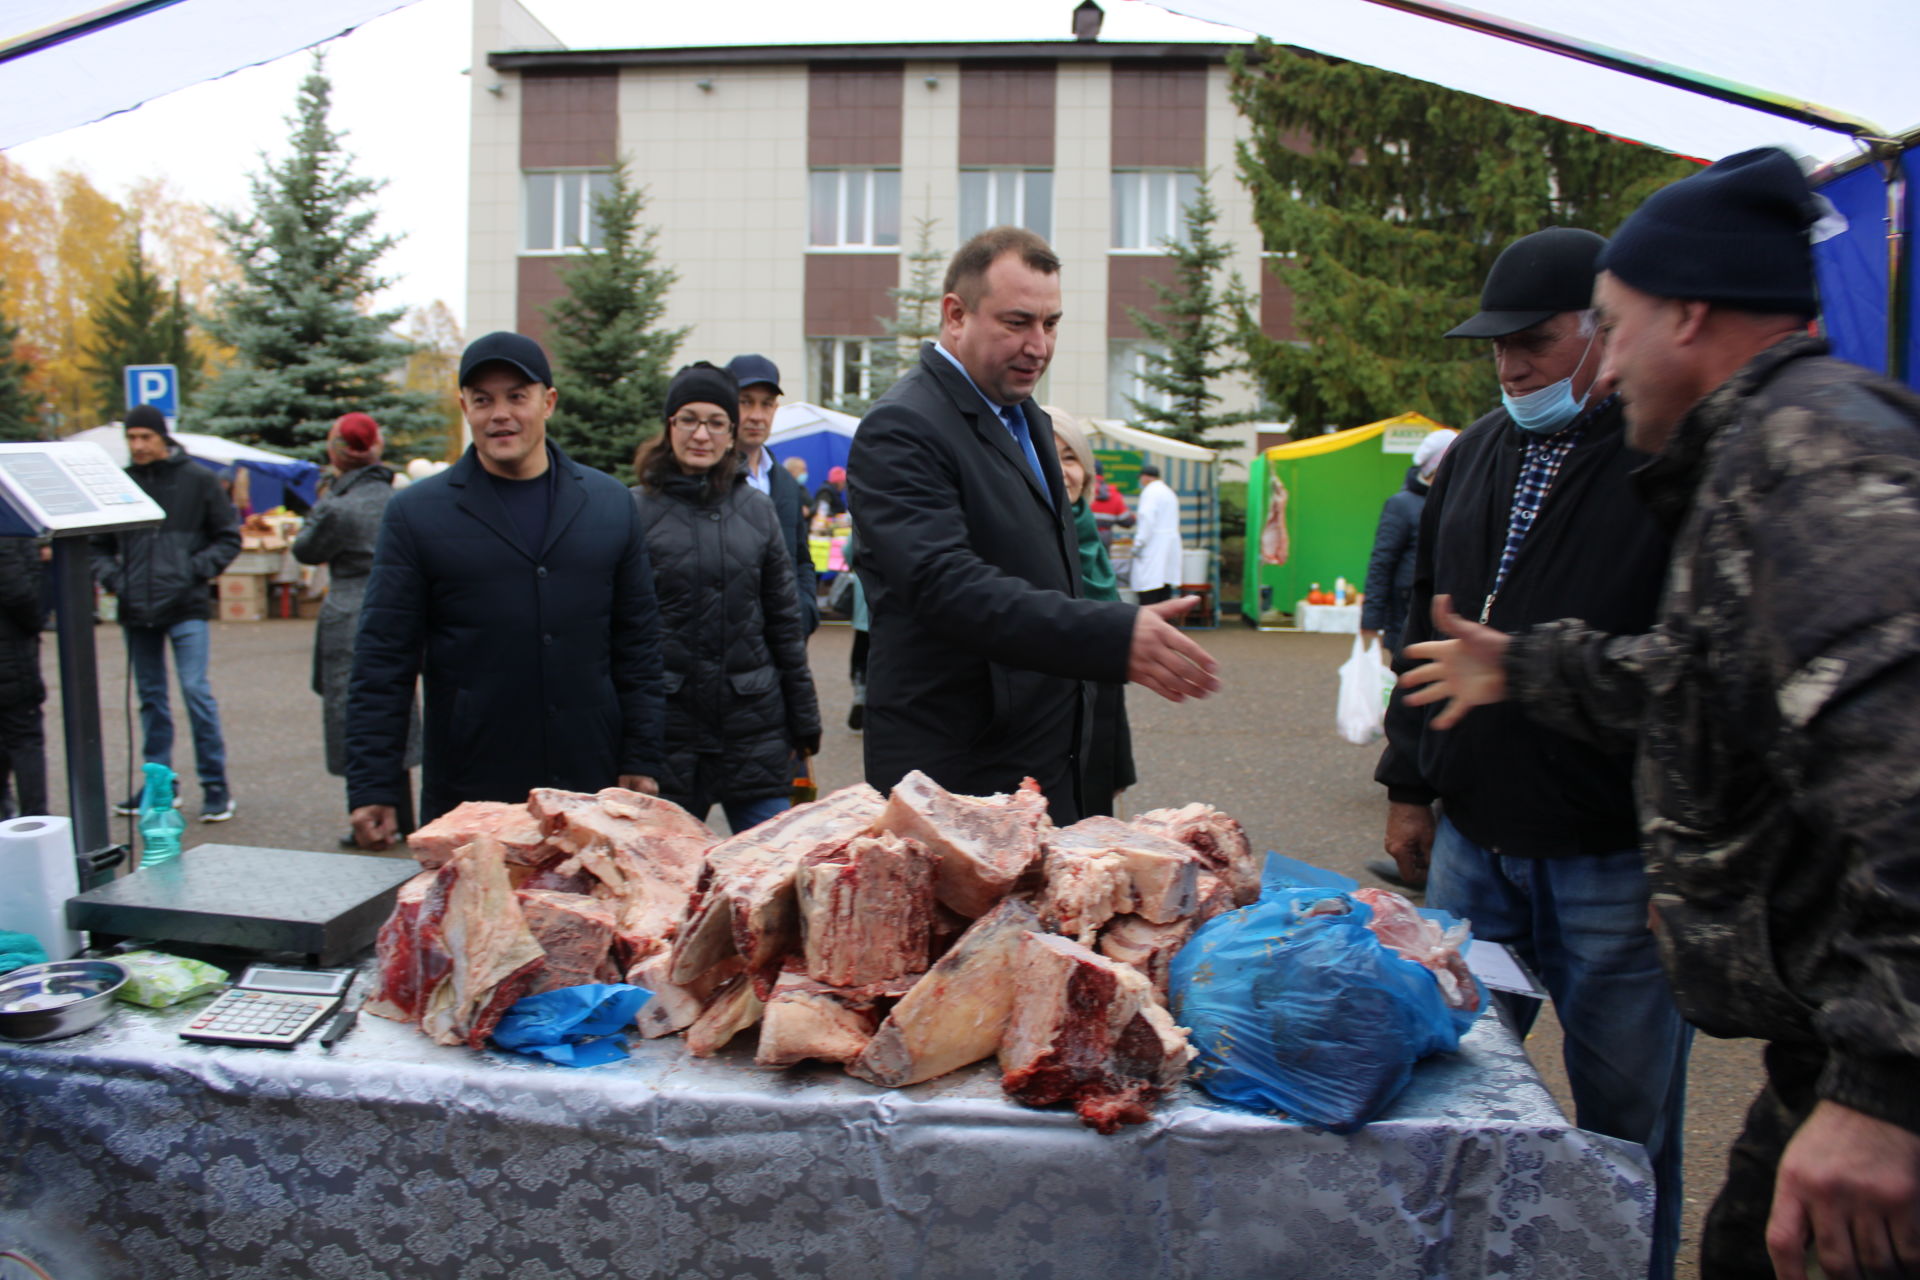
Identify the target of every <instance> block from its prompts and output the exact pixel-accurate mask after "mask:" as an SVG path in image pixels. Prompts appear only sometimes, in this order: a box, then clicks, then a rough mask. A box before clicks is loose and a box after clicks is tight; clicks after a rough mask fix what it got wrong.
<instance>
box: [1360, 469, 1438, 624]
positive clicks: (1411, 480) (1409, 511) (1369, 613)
mask: <svg viewBox="0 0 1920 1280" xmlns="http://www.w3.org/2000/svg"><path fill="white" fill-rule="evenodd" d="M1426 505H1427V486H1426V484H1425V483H1424V482H1422V481H1421V479H1420V468H1418V467H1408V468H1407V482H1406V486H1405V487H1404V488H1402V489H1401V490H1400V492H1398V493H1396V494H1394V495H1393V496H1392V497H1391V498H1388V499H1387V501H1386V505H1385V506H1383V507H1381V508H1380V526H1379V528H1377V529H1375V530H1374V534H1373V555H1372V556H1371V557H1369V558H1368V560H1367V584H1366V586H1365V587H1363V588H1361V590H1363V591H1365V592H1366V594H1367V601H1366V604H1365V605H1363V606H1362V607H1361V610H1360V627H1361V629H1362V630H1364V631H1378V632H1379V633H1380V638H1381V642H1382V643H1383V644H1385V645H1386V647H1387V650H1388V651H1389V652H1394V651H1397V650H1398V649H1399V648H1400V635H1401V632H1402V630H1404V629H1405V627H1406V624H1407V601H1408V600H1410V599H1412V598H1413V550H1414V546H1415V544H1416V543H1418V542H1419V541H1420V513H1421V512H1422V511H1423V510H1425V509H1426Z"/></svg>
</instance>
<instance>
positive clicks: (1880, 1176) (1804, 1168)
mask: <svg viewBox="0 0 1920 1280" xmlns="http://www.w3.org/2000/svg"><path fill="white" fill-rule="evenodd" d="M1809 1250H1811V1251H1812V1252H1813V1254H1814V1255H1815V1256H1816V1257H1818V1258H1819V1260H1820V1269H1821V1270H1822V1271H1824V1272H1825V1273H1826V1274H1827V1275H1829V1276H1831V1277H1833V1280H1843V1278H1845V1280H1851V1278H1852V1277H1856V1276H1859V1277H1866V1276H1911V1275H1920V1134H1915V1133H1913V1132H1912V1131H1911V1130H1908V1129H1903V1128H1901V1127H1900V1126H1899V1125H1896V1124H1890V1123H1888V1122H1887V1121H1885V1120H1879V1119H1876V1118H1874V1117H1873V1116H1870V1115H1867V1114H1865V1113H1864V1112H1860V1111H1855V1110H1854V1109H1853V1108H1851V1107H1844V1106H1841V1105H1840V1104H1839V1103H1837V1102H1830V1101H1825V1100H1823V1101H1821V1102H1820V1103H1819V1104H1818V1105H1816V1106H1815V1107H1814V1109H1813V1113H1812V1114H1811V1115H1809V1116H1808V1117H1807V1119H1806V1122H1805V1123H1804V1124H1802V1125H1801V1126H1800V1129H1799V1131H1798V1132H1797V1133H1795V1134H1794V1135H1793V1140H1792V1141H1791V1142H1789V1143H1787V1149H1786V1152H1785V1153H1784V1154H1783V1155H1782V1156H1781V1157H1780V1172H1779V1175H1778V1176H1777V1177H1776V1178H1775V1180H1774V1192H1773V1212H1772V1215H1771V1217H1770V1219H1769V1221H1768V1223H1767V1252H1768V1254H1769V1255H1771V1257H1772V1258H1773V1267H1774V1270H1775V1272H1777V1273H1778V1274H1779V1276H1780V1280H1805V1277H1806V1275H1807V1265H1806V1259H1807V1254H1808V1252H1809Z"/></svg>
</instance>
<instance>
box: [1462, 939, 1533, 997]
mask: <svg viewBox="0 0 1920 1280" xmlns="http://www.w3.org/2000/svg"><path fill="white" fill-rule="evenodd" d="M1467 968H1469V969H1471V970H1473V972H1474V973H1475V974H1476V975H1477V976H1478V977H1479V979H1480V981H1482V982H1484V983H1486V984H1487V985H1488V986H1489V987H1492V988H1493V989H1494V990H1495V991H1510V992H1512V993H1513V994H1514V995H1519V996H1532V997H1534V998H1535V999H1536V1000H1547V999H1551V997H1550V996H1548V995H1547V991H1546V988H1545V987H1542V986H1541V985H1540V982H1539V979H1537V978H1535V977H1534V976H1533V974H1532V973H1531V972H1530V971H1528V969H1527V966H1525V965H1523V964H1521V963H1520V958H1519V957H1518V956H1516V955H1514V954H1513V952H1511V951H1509V950H1508V949H1507V948H1506V946H1505V945H1504V944H1502V943H1498V942H1486V941H1483V940H1482V939H1479V938H1475V939H1474V940H1473V945H1472V946H1471V947H1468V948H1467Z"/></svg>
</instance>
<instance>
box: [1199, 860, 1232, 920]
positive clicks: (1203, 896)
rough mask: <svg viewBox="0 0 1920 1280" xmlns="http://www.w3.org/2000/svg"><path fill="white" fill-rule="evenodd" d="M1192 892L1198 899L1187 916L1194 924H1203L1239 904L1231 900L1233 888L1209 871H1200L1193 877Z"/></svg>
mask: <svg viewBox="0 0 1920 1280" xmlns="http://www.w3.org/2000/svg"><path fill="white" fill-rule="evenodd" d="M1194 880H1195V889H1194V892H1195V893H1196V894H1197V895H1198V896H1199V899H1200V901H1198V902H1197V903H1195V904H1194V907H1193V914H1192V915H1191V916H1189V917H1188V919H1190V920H1192V921H1193V923H1194V925H1195V926H1196V927H1197V926H1199V925H1203V924H1205V923H1206V922H1207V921H1209V920H1211V919H1213V918H1214V917H1215V916H1217V915H1221V914H1223V913H1225V912H1228V911H1232V910H1233V909H1234V907H1235V906H1237V905H1239V904H1237V903H1236V902H1234V900H1233V888H1232V886H1230V885H1228V884H1227V882H1226V881H1225V880H1222V879H1221V878H1220V877H1219V876H1217V875H1215V874H1213V872H1211V871H1202V872H1201V873H1200V874H1199V875H1198V876H1196V877H1195V878H1194Z"/></svg>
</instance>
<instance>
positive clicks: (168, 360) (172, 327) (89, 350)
mask: <svg viewBox="0 0 1920 1280" xmlns="http://www.w3.org/2000/svg"><path fill="white" fill-rule="evenodd" d="M92 320H93V338H92V340H91V341H90V342H88V343H87V344H86V346H85V347H84V348H83V353H82V354H83V355H84V358H85V361H86V369H87V373H88V374H89V375H90V376H91V377H92V379H93V385H94V389H95V390H94V394H95V395H97V396H99V398H100V403H101V404H102V405H103V406H105V407H106V410H107V412H108V413H109V414H112V415H114V416H116V417H117V416H119V415H120V414H121V413H124V412H125V411H126V409H128V408H130V407H131V406H129V405H127V404H126V403H125V401H126V385H125V380H124V377H123V375H122V370H123V369H124V368H125V366H127V365H130V364H170V365H172V366H174V369H175V371H176V372H177V374H178V375H179V379H180V404H181V409H182V414H183V415H184V413H185V411H186V410H187V408H189V407H190V405H191V401H192V397H193V393H194V391H195V390H196V389H197V388H198V386H199V380H200V370H201V358H200V353H199V352H198V351H196V350H194V348H193V343H192V323H191V320H190V318H189V316H188V314H187V304H186V302H185V300H184V299H182V298H181V296H180V287H179V286H178V285H177V284H176V285H175V286H174V287H173V288H171V289H169V288H168V287H167V285H166V282H165V281H163V280H161V279H160V277H159V276H157V275H155V274H154V273H153V272H152V271H150V270H148V269H147V257H146V252H145V250H143V249H142V248H141V245H140V231H139V228H138V227H135V229H134V232H133V235H132V236H131V237H130V238H129V240H128V242H127V265H126V267H125V268H124V269H122V271H121V272H120V274H119V275H118V276H116V277H114V281H113V290H112V292H110V293H109V294H107V296H106V297H104V298H101V299H100V300H99V301H97V302H95V303H94V306H93V312H92Z"/></svg>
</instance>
